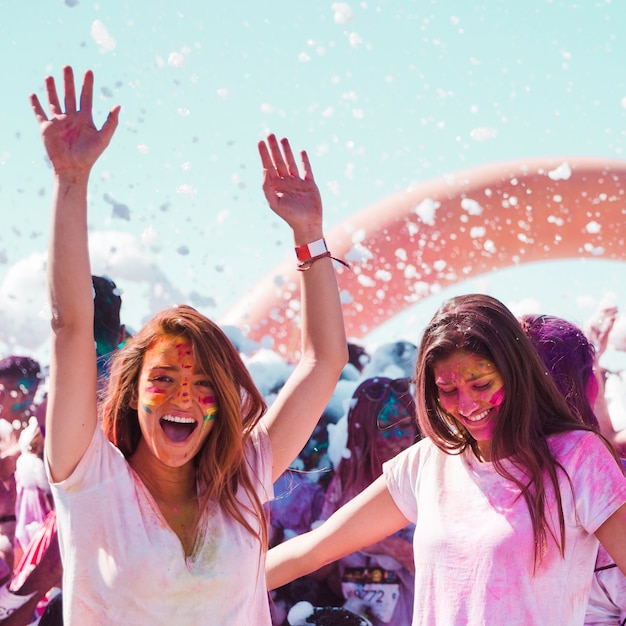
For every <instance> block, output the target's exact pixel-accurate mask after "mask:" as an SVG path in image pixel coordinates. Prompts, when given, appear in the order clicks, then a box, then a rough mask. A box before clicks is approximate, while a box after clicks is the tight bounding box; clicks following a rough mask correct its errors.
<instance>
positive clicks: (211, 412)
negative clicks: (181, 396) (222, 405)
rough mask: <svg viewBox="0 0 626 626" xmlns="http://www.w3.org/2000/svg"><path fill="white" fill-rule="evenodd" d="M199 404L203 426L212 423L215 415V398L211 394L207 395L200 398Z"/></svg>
mask: <svg viewBox="0 0 626 626" xmlns="http://www.w3.org/2000/svg"><path fill="white" fill-rule="evenodd" d="M200 404H201V405H202V413H203V415H204V424H205V425H206V424H207V423H208V422H212V421H213V420H214V419H215V416H216V415H217V402H216V401H215V396H214V395H213V394H209V395H207V396H204V397H203V398H200Z"/></svg>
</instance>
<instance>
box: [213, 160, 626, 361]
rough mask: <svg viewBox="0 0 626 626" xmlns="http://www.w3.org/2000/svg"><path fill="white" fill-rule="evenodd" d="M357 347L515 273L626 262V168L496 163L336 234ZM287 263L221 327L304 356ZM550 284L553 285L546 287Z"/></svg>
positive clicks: (331, 237) (392, 203)
mask: <svg viewBox="0 0 626 626" xmlns="http://www.w3.org/2000/svg"><path fill="white" fill-rule="evenodd" d="M326 240H327V243H328V247H329V249H330V250H331V251H332V253H333V256H335V257H338V258H342V259H347V260H349V261H350V263H351V265H352V269H350V270H346V269H345V268H343V267H341V266H340V265H339V264H337V273H338V281H339V287H340V291H341V292H342V301H343V303H344V304H343V311H344V317H345V322H346V329H347V334H348V337H350V338H353V339H358V338H361V337H364V336H365V335H367V334H368V333H369V332H371V331H372V330H373V329H374V328H376V327H377V326H378V325H379V324H381V323H383V322H385V321H387V320H388V319H390V318H391V317H393V316H394V315H396V314H398V313H399V312H401V311H402V310H403V309H404V308H406V307H408V306H411V305H413V304H415V303H416V302H418V301H420V300H421V299H423V298H425V297H427V296H429V295H430V294H431V292H432V288H433V287H434V286H436V287H437V288H445V287H448V286H450V285H451V284H453V283H455V282H457V281H461V280H465V279H467V278H470V277H472V276H477V275H480V274H483V273H486V272H490V271H493V270H497V269H499V268H503V267H506V266H512V265H518V264H521V263H529V262H535V261H545V260H554V259H568V258H582V257H591V258H604V259H612V260H626V249H625V244H626V161H621V160H610V159H600V158H580V157H578V158H575V157H567V158H561V159H530V160H519V161H514V162H504V163H494V164H491V165H486V166H482V167H477V168H473V169H469V170H466V171H463V172H458V173H455V174H451V175H450V176H447V177H445V178H441V179H437V180H434V181H430V182H425V183H422V184H419V185H416V186H415V187H413V188H411V189H409V190H407V191H405V192H402V193H398V194H395V195H393V196H390V197H388V198H386V199H384V200H382V201H381V202H378V203H376V204H374V205H372V206H370V207H369V208H367V209H365V210H363V211H361V212H360V213H358V214H357V215H354V216H351V217H350V218H349V219H347V220H346V221H345V222H342V223H340V224H338V225H337V226H335V227H334V228H332V229H331V230H330V231H329V232H327V235H326ZM297 274H298V273H297V271H296V270H295V259H291V258H290V259H289V260H288V261H286V262H284V263H283V264H281V265H279V266H278V267H276V268H274V270H273V271H272V272H270V274H269V275H268V276H267V277H266V278H265V279H264V280H263V281H262V282H261V283H260V284H258V285H257V287H256V288H255V289H254V290H253V291H251V292H250V293H248V294H246V296H245V297H244V298H242V299H241V300H240V302H239V303H238V304H237V305H236V306H235V307H234V308H233V309H231V311H230V312H229V313H228V315H227V316H226V317H225V319H223V320H221V321H222V322H223V323H227V324H234V325H237V326H239V327H240V328H242V329H244V330H245V331H246V333H247V335H248V337H249V338H250V339H252V340H255V341H263V340H264V339H266V338H267V337H270V338H271V341H272V349H274V350H276V351H278V352H279V353H280V354H282V355H283V356H285V357H286V358H288V359H291V358H294V356H295V355H296V354H297V351H298V348H299V326H298V323H299V315H298V303H299V289H298V284H299V283H298V275H297ZM546 280H549V277H547V278H546Z"/></svg>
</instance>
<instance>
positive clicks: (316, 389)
mask: <svg viewBox="0 0 626 626" xmlns="http://www.w3.org/2000/svg"><path fill="white" fill-rule="evenodd" d="M259 154H260V155H261V162H262V164H263V173H264V180H263V192H264V193H265V197H266V199H267V201H268V204H269V205H270V207H271V208H272V210H273V211H274V212H275V213H276V214H277V215H279V216H280V217H282V218H283V219H284V220H285V221H286V222H287V223H288V224H289V226H291V228H292V230H293V238H294V243H295V245H296V247H297V246H302V245H305V244H310V243H313V242H316V241H319V240H320V239H323V230H322V201H321V197H320V192H319V189H318V187H317V185H316V183H315V179H314V178H313V172H312V170H311V165H310V163H309V158H308V156H307V154H306V152H302V153H301V160H302V175H300V173H299V171H298V166H297V164H296V161H295V158H294V156H293V153H292V151H291V147H290V145H289V142H288V141H287V140H286V139H283V140H282V141H281V142H280V144H279V142H278V140H277V139H276V137H275V136H274V135H270V136H269V137H268V138H267V142H264V141H262V142H260V143H259ZM295 262H296V261H295V259H294V263H295ZM300 274H301V296H302V303H301V317H302V356H301V358H300V361H299V362H298V365H297V366H296V368H295V370H294V371H293V373H292V375H291V376H290V378H289V380H287V382H286V383H285V385H284V387H283V389H282V390H281V392H280V394H279V395H278V397H277V398H276V400H275V402H274V403H273V405H272V407H271V408H270V410H269V411H268V413H267V415H266V416H265V417H264V421H265V423H266V425H267V428H268V430H269V434H270V439H271V442H272V451H273V458H274V466H273V477H274V480H276V479H277V478H278V477H279V476H280V475H281V474H282V473H283V471H284V470H285V469H287V467H288V466H289V464H290V463H291V462H292V461H293V460H294V458H295V457H296V456H297V455H298V454H299V452H300V451H301V450H302V448H303V447H304V444H305V443H306V442H307V440H308V438H309V437H310V436H311V433H312V432H313V428H314V427H315V424H316V423H317V422H318V420H319V418H320V417H321V415H322V413H323V411H324V409H325V408H326V405H327V403H328V401H329V400H330V397H331V395H332V393H333V391H334V389H335V386H336V384H337V380H338V378H339V375H340V374H341V370H342V368H343V366H344V365H345V364H346V362H347V360H348V345H347V340H346V336H345V330H344V324H343V316H342V312H341V304H340V302H339V289H338V287H337V281H336V278H335V271H334V268H333V262H332V259H330V258H329V257H325V258H320V259H319V260H317V261H315V262H314V263H312V264H311V265H310V267H309V268H308V269H307V270H306V271H302V272H300Z"/></svg>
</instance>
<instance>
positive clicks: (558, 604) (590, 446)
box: [383, 431, 626, 626]
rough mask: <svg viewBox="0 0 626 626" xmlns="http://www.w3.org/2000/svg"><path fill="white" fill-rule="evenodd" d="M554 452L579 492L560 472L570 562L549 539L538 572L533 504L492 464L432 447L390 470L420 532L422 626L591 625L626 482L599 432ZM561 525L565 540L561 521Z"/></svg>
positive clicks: (554, 444)
mask: <svg viewBox="0 0 626 626" xmlns="http://www.w3.org/2000/svg"><path fill="white" fill-rule="evenodd" d="M549 445H550V448H551V450H552V453H553V455H554V456H555V458H556V459H557V460H558V462H559V463H561V464H562V465H563V467H564V469H565V471H566V472H567V474H568V475H569V477H570V479H571V482H572V488H573V489H572V488H570V485H569V482H568V480H567V478H566V477H564V476H563V474H562V472H559V484H560V488H561V496H562V498H563V510H564V514H565V524H566V539H565V541H566V546H565V548H566V549H565V558H564V559H563V558H562V557H561V555H560V553H559V549H558V547H557V546H556V544H555V543H554V541H552V540H551V539H549V540H548V545H547V549H546V553H545V554H544V555H543V559H542V561H541V564H540V566H539V567H538V569H537V571H536V573H533V566H534V538H533V531H532V525H531V520H530V515H529V512H528V508H527V506H526V502H525V500H524V499H523V497H521V496H520V493H519V489H518V488H517V487H516V486H515V484H514V483H513V482H511V481H509V480H506V479H505V478H503V477H502V476H501V475H500V474H498V473H497V472H496V470H495V468H494V466H493V464H492V463H481V462H479V461H478V460H477V459H476V457H475V456H474V455H473V453H472V452H471V451H469V450H467V451H465V452H464V453H463V454H461V455H451V454H445V453H444V452H442V451H441V450H439V449H438V448H437V447H436V446H435V445H434V444H433V443H432V441H430V440H429V439H423V440H422V441H420V442H418V443H417V444H415V445H413V446H411V447H410V448H408V449H407V450H405V451H403V452H401V453H400V454H399V455H398V456H396V457H395V458H394V459H392V460H390V461H388V462H387V463H385V464H384V466H383V473H384V476H385V479H386V483H387V486H388V488H389V491H390V493H391V495H392V497H393V499H394V501H395V503H396V504H397V506H398V508H399V509H400V510H401V511H402V513H403V514H404V515H405V516H406V518H407V519H408V520H409V521H411V522H414V523H415V525H416V528H415V534H414V539H413V548H414V558H415V569H416V572H415V597H414V605H413V626H425V625H431V624H433V625H434V624H437V625H441V624H445V625H446V626H455V625H458V626H461V625H463V626H478V625H481V626H482V625H484V624H488V625H489V626H497V625H500V624H501V625H502V626H532V625H535V624H536V625H539V624H541V625H546V626H548V625H549V626H554V625H559V626H560V625H564V626H565V625H566V626H576V625H577V624H580V625H582V624H583V621H584V616H585V608H586V605H587V597H588V594H589V586H590V584H591V579H592V575H593V568H594V564H595V560H596V554H597V550H598V545H599V544H598V541H597V539H596V538H595V536H594V535H593V533H594V532H595V531H596V530H597V529H598V528H599V527H600V526H601V525H602V523H603V522H604V521H606V519H607V518H608V517H609V516H610V515H611V514H612V513H614V512H615V511H616V510H617V509H618V508H619V507H620V506H621V505H622V504H624V503H626V478H625V477H624V476H623V474H622V473H621V470H620V467H619V466H618V465H617V463H616V462H615V460H614V459H613V457H612V456H611V455H610V453H609V452H608V450H607V448H606V447H605V445H604V444H603V443H602V442H601V441H600V439H599V438H598V437H596V436H595V435H594V434H592V433H588V432H585V431H574V432H571V433H565V434H562V435H556V436H554V437H551V438H550V440H549ZM505 465H506V467H507V469H509V470H510V471H513V472H514V473H515V475H516V476H517V477H521V474H520V472H519V470H515V468H513V465H512V463H511V462H509V461H505ZM547 489H548V487H547ZM548 511H554V493H553V492H552V491H551V490H549V491H548ZM555 523H556V525H555ZM552 525H553V528H555V529H556V534H557V537H558V536H559V534H558V533H559V531H558V521H557V518H556V516H555V515H553V516H552Z"/></svg>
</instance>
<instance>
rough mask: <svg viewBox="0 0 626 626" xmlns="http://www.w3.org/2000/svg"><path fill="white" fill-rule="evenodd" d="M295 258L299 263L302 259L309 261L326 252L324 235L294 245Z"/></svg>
mask: <svg viewBox="0 0 626 626" xmlns="http://www.w3.org/2000/svg"><path fill="white" fill-rule="evenodd" d="M295 252H296V258H297V259H298V261H299V262H300V263H302V262H304V261H310V260H311V259H314V258H316V257H318V256H320V255H322V254H325V253H326V252H328V248H327V246H326V241H325V239H324V237H319V238H317V239H315V240H313V241H308V242H307V243H304V244H301V245H296V247H295Z"/></svg>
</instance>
